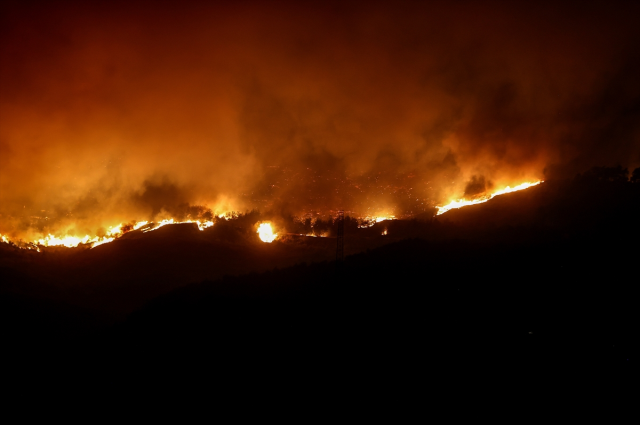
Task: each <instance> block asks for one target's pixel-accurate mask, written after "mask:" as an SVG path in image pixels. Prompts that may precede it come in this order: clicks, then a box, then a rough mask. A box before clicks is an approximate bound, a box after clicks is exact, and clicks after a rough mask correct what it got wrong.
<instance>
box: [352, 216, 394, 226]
mask: <svg viewBox="0 0 640 425" xmlns="http://www.w3.org/2000/svg"><path fill="white" fill-rule="evenodd" d="M395 219H396V216H395V215H390V216H383V217H369V216H367V217H364V218H362V219H360V220H359V221H360V224H358V227H359V228H361V229H362V228H365V227H371V226H373V225H374V224H376V223H380V222H381V221H386V220H395Z"/></svg>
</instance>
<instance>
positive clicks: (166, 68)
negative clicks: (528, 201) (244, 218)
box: [0, 1, 640, 236]
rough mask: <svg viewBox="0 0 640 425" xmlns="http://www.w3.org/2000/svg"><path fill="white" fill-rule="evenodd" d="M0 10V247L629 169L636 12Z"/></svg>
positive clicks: (344, 6) (635, 147) (230, 6)
mask: <svg viewBox="0 0 640 425" xmlns="http://www.w3.org/2000/svg"><path fill="white" fill-rule="evenodd" d="M1 7H2V9H1V22H0V49H1V50H0V57H1V62H0V124H1V125H0V214H1V217H2V220H1V223H0V233H8V234H11V235H14V236H25V235H28V234H29V232H30V230H29V227H30V226H35V227H37V226H40V228H41V229H42V224H41V221H37V220H36V219H33V218H30V219H27V218H26V217H35V216H44V215H46V216H48V217H50V220H49V221H48V222H47V226H49V227H47V229H49V230H56V229H57V230H59V231H65V230H68V229H69V228H72V229H74V231H77V232H82V233H84V232H91V233H95V232H96V228H97V227H99V226H106V225H112V224H117V223H118V222H121V221H123V220H124V221H127V220H131V219H138V220H143V219H149V218H154V217H157V216H158V213H159V211H163V210H170V209H171V206H172V205H177V204H180V203H190V204H194V205H195V204H197V205H206V206H209V207H211V208H214V209H217V210H219V211H224V210H229V209H236V210H242V209H245V208H252V207H261V208H263V207H265V205H267V206H268V207H269V208H274V209H279V210H282V211H288V212H293V213H301V212H303V211H305V209H308V208H318V209H320V208H326V209H334V208H338V207H345V208H347V209H348V208H354V209H357V208H360V209H361V210H365V209H366V208H367V205H369V204H370V205H374V204H375V205H382V204H385V203H387V204H388V205H386V206H387V207H388V208H390V209H392V210H393V209H394V208H397V205H394V203H397V202H400V201H398V199H397V198H394V197H393V196H392V195H391V194H390V193H392V192H393V187H392V186H394V184H395V190H396V191H398V190H400V189H398V187H400V186H401V190H400V191H404V192H403V193H405V192H406V191H407V190H411V191H412V192H410V193H411V194H412V195H411V196H414V195H415V198H416V199H419V200H421V201H423V202H424V203H425V204H434V203H439V202H443V201H447V200H448V199H449V198H450V197H453V196H460V195H462V193H463V192H464V188H465V185H466V184H467V183H468V182H469V181H472V179H473V177H474V176H476V180H473V181H478V180H479V179H486V181H490V182H492V184H494V185H495V186H504V185H507V184H510V185H513V184H518V183H521V182H523V181H527V180H537V179H541V178H545V175H544V173H545V171H544V170H545V169H547V174H549V173H555V174H556V175H567V176H570V175H573V174H575V173H577V172H580V171H583V170H584V169H586V168H588V167H590V166H593V165H616V164H621V165H622V166H625V167H630V168H635V167H638V166H640V79H639V78H638V75H640V29H638V28H639V27H638V23H637V17H638V16H640V3H638V2H612V1H606V2H604V1H603V2H564V3H560V2H475V1H474V2H465V1H453V2H452V1H448V2H416V3H412V2H398V1H393V2H391V1H389V2H372V1H367V2H317V3H315V4H312V3H311V2H266V1H265V2H248V1H244V2H238V1H233V2H218V3H214V2H201V3H198V2H114V1H109V2H55V1H50V2H42V3H39V2H28V1H16V2H3V5H2V6H1ZM274 170H277V172H276V171H274ZM318 176H319V177H318ZM376 176H377V177H378V179H379V180H378V181H377V182H376V183H374V184H370V185H360V184H358V182H371V181H372V178H373V179H374V181H375V177H376ZM398 176H402V178H400V177H398ZM407 176H411V178H410V180H407V179H408V178H409V177H407ZM347 178H348V179H349V180H348V181H350V182H351V184H353V185H356V184H358V185H359V186H361V187H359V188H358V191H356V192H357V193H356V195H350V197H349V198H348V199H345V198H344V196H343V193H341V190H342V189H341V188H340V187H339V184H338V182H339V181H345V180H346V179H347ZM314 179H315V180H316V181H315V182H313V180H314ZM394 182H395V183H394ZM376 184H377V185H378V186H376ZM406 186H411V188H410V189H409V188H407V187H406ZM382 187H386V189H384V190H383V189H381V188H382ZM389 187H391V189H390V188H389ZM385 190H386V191H387V194H385V193H384V192H385ZM252 194H253V195H252ZM263 198H265V199H267V201H266V202H267V203H266V204H265V203H264V202H265V201H264V199H263ZM261 202H263V203H261ZM344 204H346V205H344ZM34 220H36V222H37V223H40V224H38V225H37V226H36V225H34Z"/></svg>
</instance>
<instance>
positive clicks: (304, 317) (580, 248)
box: [0, 169, 640, 393]
mask: <svg viewBox="0 0 640 425" xmlns="http://www.w3.org/2000/svg"><path fill="white" fill-rule="evenodd" d="M612 171H616V170H615V169H614V170H611V169H605V170H604V171H603V170H602V169H595V170H592V171H590V172H588V173H584V174H582V175H581V176H578V177H576V178H575V179H572V180H564V181H562V180H556V181H553V180H552V181H548V182H546V183H544V184H541V185H539V186H537V187H534V188H532V189H530V190H527V191H523V192H518V193H513V194H509V195H504V196H501V197H497V198H494V199H493V200H491V201H489V202H487V203H485V204H481V205H477V206H472V207H467V208H464V209H461V210H457V211H451V212H448V213H446V214H444V215H442V216H438V217H436V218H432V219H428V220H424V219H421V220H417V219H416V220H397V221H389V222H381V223H377V224H376V225H374V226H373V227H371V228H367V229H357V232H356V231H354V230H353V229H352V230H351V231H347V223H346V220H345V235H346V237H345V248H347V247H348V245H349V244H352V247H353V246H354V245H356V246H357V245H358V244H360V246H361V247H363V249H361V252H359V253H356V254H353V253H352V254H351V255H348V256H346V258H345V261H344V264H343V266H342V267H340V268H336V267H335V264H334V262H333V261H331V260H332V258H331V257H333V256H334V254H335V239H331V238H325V239H323V238H304V239H301V238H298V239H296V237H293V236H291V237H290V238H289V239H287V240H286V241H284V242H279V243H273V244H270V245H269V244H262V243H260V242H257V241H256V242H255V243H246V242H242V240H243V239H242V238H240V239H233V241H234V242H231V241H229V239H228V238H227V236H226V235H230V234H231V232H232V230H231V229H225V228H224V227H223V226H219V227H218V228H217V229H216V227H214V229H216V232H218V233H212V232H207V231H204V232H200V231H198V230H197V228H195V227H194V226H190V225H180V226H166V227H165V228H161V229H158V230H157V231H154V232H151V233H149V234H141V233H139V232H138V233H136V232H131V233H130V234H127V235H125V237H123V238H122V240H120V241H117V242H116V243H113V244H107V245H103V246H101V247H98V248H96V249H95V250H91V251H86V250H85V251H79V252H75V253H71V252H70V253H68V254H66V255H68V256H69V257H70V258H73V259H74V261H78V259H79V260H81V261H79V263H78V266H77V267H76V268H74V269H72V273H77V274H81V275H82V274H84V273H90V272H91V270H94V269H96V268H98V269H99V270H101V273H103V277H102V279H104V280H103V281H102V282H101V283H100V284H99V285H95V286H91V285H90V283H91V282H84V285H86V286H81V285H80V283H79V282H80V281H77V282H78V283H75V284H74V285H73V286H71V287H65V286H64V285H63V284H62V283H61V282H60V281H55V284H53V285H52V286H47V285H46V284H45V283H44V282H45V281H40V280H34V276H42V275H38V274H37V273H33V272H32V274H29V273H26V272H24V271H21V270H20V269H19V267H18V268H16V267H11V264H14V265H16V264H18V265H20V264H21V262H25V261H27V262H30V264H32V265H33V266H34V267H45V271H46V270H59V269H56V268H55V265H53V264H49V263H40V260H39V259H38V258H39V257H37V255H38V254H36V253H31V252H24V251H16V250H15V249H13V250H12V249H11V247H7V246H4V247H2V249H3V261H4V264H5V266H4V268H3V269H1V270H0V273H2V276H3V287H2V288H3V294H4V295H3V298H2V300H3V306H4V308H3V315H4V322H3V323H5V324H7V325H6V326H10V328H11V332H10V333H8V334H7V335H9V337H10V338H12V339H14V340H16V341H19V343H17V344H14V345H12V347H14V352H15V353H23V354H24V352H25V350H26V352H27V353H30V354H33V353H35V352H39V351H38V350H41V349H43V347H48V348H47V349H50V348H51V347H56V350H58V352H59V353H69V351H74V350H80V351H81V352H87V353H94V354H92V355H89V356H87V357H85V358H83V359H77V357H74V358H75V359H76V360H74V361H78V362H79V364H81V365H83V366H82V367H83V368H86V370H90V371H91V372H90V373H88V374H86V375H83V376H85V378H83V379H98V380H99V379H106V377H110V378H113V379H116V378H117V379H119V380H127V379H133V378H131V377H132V376H133V375H132V373H134V374H135V376H136V377H137V378H135V379H140V380H142V381H141V382H144V383H146V384H149V383H154V382H155V383H158V382H169V381H173V380H174V379H187V380H189V379H191V378H189V376H192V377H193V376H199V375H200V374H203V373H214V374H215V376H217V378H216V379H230V380H232V381H237V380H243V379H249V380H251V379H254V378H256V377H257V376H259V377H262V378H261V379H265V380H266V381H265V382H269V381H270V380H273V379H290V378H291V379H294V378H295V379H299V380H302V381H306V382H315V380H324V379H332V378H331V377H333V378H334V379H337V378H336V377H337V376H338V375H340V376H342V377H344V376H347V375H348V376H349V377H350V379H353V380H354V382H357V386H358V388H360V390H362V391H367V392H372V393H375V392H376V391H382V389H381V388H382V387H384V386H387V385H392V386H393V385H400V386H403V385H406V384H407V382H408V381H407V380H409V381H411V380H418V381H421V380H428V379H435V375H440V374H445V375H446V376H447V377H448V379H461V376H462V375H464V374H466V373H471V371H474V370H475V371H478V370H492V371H494V372H495V373H497V371H502V373H516V372H515V371H518V372H517V373H519V374H521V373H525V374H526V376H528V377H529V378H527V379H533V377H535V376H536V375H537V374H538V373H545V371H547V372H548V371H550V370H557V369H558V368H574V369H576V370H578V369H580V370H583V369H584V368H589V370H590V371H591V373H596V371H597V370H600V369H601V368H605V369H607V370H608V371H609V372H608V373H613V374H619V373H622V374H624V373H626V372H625V371H626V370H627V368H628V367H629V364H630V363H629V361H631V362H635V361H637V352H636V351H635V348H634V347H635V345H634V341H635V340H637V338H638V336H639V335H638V333H637V330H636V326H635V323H637V319H638V318H637V313H636V310H637V308H636V304H637V302H636V301H637V298H636V297H635V293H636V292H637V285H638V258H639V257H640V244H638V240H640V239H639V238H640V220H639V219H638V217H640V185H638V184H636V183H632V182H631V181H628V180H627V181H622V179H620V178H619V176H620V175H621V172H620V170H617V171H616V172H615V173H613V172H612ZM622 174H624V173H622ZM612 175H613V177H611V176H612ZM594 176H596V177H594ZM597 176H604V177H602V178H600V177H597ZM616 176H618V177H616ZM228 223H231V222H226V223H225V225H226V224H228ZM382 229H387V230H388V233H389V235H394V236H393V239H385V238H386V237H383V236H380V231H381V230H382ZM236 231H237V232H238V233H242V232H245V233H246V235H247V237H249V236H253V235H251V234H249V233H248V232H246V231H245V230H243V229H242V228H239V229H236ZM358 232H362V233H358ZM358 238H360V239H361V240H360V241H359V240H358ZM370 238H373V239H372V240H386V241H390V243H387V244H386V245H384V246H379V247H377V248H372V249H367V248H366V244H365V242H363V241H367V240H370ZM212 241H214V242H212ZM307 242H308V244H307ZM372 246H375V244H373V245H372ZM185 252H186V253H188V255H189V261H185V256H184V253H185ZM198 252H201V254H200V255H198V254H197V253H198ZM213 253H215V255H212V254H213ZM296 253H297V254H296ZM300 253H306V254H309V257H307V258H311V261H309V260H306V259H305V260H304V262H302V261H298V262H297V264H295V265H293V266H287V267H280V268H277V267H276V268H273V267H269V265H271V266H277V262H276V261H280V259H281V257H286V258H288V259H289V260H288V261H294V262H295V261H296V258H304V256H302V254H300ZM306 254H305V255H306ZM46 255H50V254H47V253H45V256H46ZM51 255H53V254H51ZM296 255H298V257H296ZM328 257H329V258H328ZM57 258H63V257H57ZM172 258H174V259H175V262H173V263H172V260H171V259H172ZM333 258H334V257H333ZM314 260H317V261H314ZM61 261H64V260H61ZM247 262H249V263H247ZM6 264H9V266H7V265H6ZM194 264H218V265H219V266H216V267H219V268H220V269H221V270H228V271H230V272H227V273H226V275H225V276H218V277H215V278H212V279H204V280H200V283H193V282H194V281H195V279H196V278H197V274H193V275H189V273H190V271H189V270H186V269H185V267H188V266H192V265H194ZM255 264H263V267H264V268H263V270H265V269H267V270H268V269H271V270H270V271H262V270H259V269H257V268H256V269H254V271H253V272H251V273H248V274H243V273H242V271H250V270H251V269H250V268H249V267H255ZM149 267H156V268H157V269H158V271H157V273H156V274H150V275H146V276H144V275H140V280H139V281H136V280H135V279H136V273H139V272H140V271H143V270H145V269H146V268H149ZM234 267H236V268H234ZM132 271H133V272H132ZM41 272H42V271H41ZM42 273H44V272H42ZM69 273H71V272H69ZM118 273H124V277H123V280H122V281H119V279H118V278H117V276H118ZM163 274H164V275H165V276H164V278H162V277H159V276H162V275H163ZM67 276H71V275H67ZM156 277H159V278H158V280H157V285H154V282H156V281H155V280H154V279H156ZM172 280H176V282H175V283H171V281H172ZM109 291H112V292H109ZM69 293H71V294H72V295H73V296H70V295H69ZM150 295H152V296H153V297H155V298H154V299H153V300H151V301H149V302H147V304H146V305H145V306H144V307H142V308H137V311H135V312H134V313H132V314H130V315H129V316H128V318H127V319H126V320H125V321H121V322H120V323H118V324H116V325H110V324H109V321H108V320H106V321H105V320H104V319H100V317H101V316H100V314H96V312H98V311H105V310H101V309H100V308H99V306H96V304H95V303H97V302H104V303H105V304H109V305H110V306H118V305H122V306H125V307H123V310H129V311H130V310H131V309H132V307H131V306H133V305H141V304H142V303H143V302H145V301H148V300H150V298H151V296H150ZM119 297H125V299H119ZM67 299H69V300H73V301H76V303H75V304H73V303H72V304H68V303H66V301H65V302H63V301H62V300H67ZM118 303H120V304H118ZM81 306H84V307H82V308H81ZM109 308H113V307H109ZM106 310H107V311H108V310H109V309H106ZM9 324H10V325H9ZM25 335H29V336H34V338H28V337H25ZM34 347H37V349H36V348H34ZM95 353H99V354H95ZM27 357H28V356H27ZM63 357H64V356H63ZM107 359H108V360H107ZM95 362H103V363H104V365H103V367H100V368H98V369H96V368H94V367H93V366H95ZM105 362H106V363H105ZM525 366H526V367H525ZM599 368H600V369H599ZM83 370H85V369H83ZM523 370H526V372H523ZM603 370H604V369H603ZM134 371H135V372H134ZM445 372H446V373H445ZM518 376H525V375H518ZM114 377H115V378H114ZM185 377H186V378H185ZM456 377H457V378H456ZM194 379H195V378H194ZM354 385H356V384H354ZM398 391H401V390H398Z"/></svg>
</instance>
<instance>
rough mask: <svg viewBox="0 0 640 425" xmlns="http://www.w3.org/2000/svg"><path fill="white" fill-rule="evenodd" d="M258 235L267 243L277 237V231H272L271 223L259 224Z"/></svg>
mask: <svg viewBox="0 0 640 425" xmlns="http://www.w3.org/2000/svg"><path fill="white" fill-rule="evenodd" d="M258 235H259V236H260V239H261V240H262V242H268V243H271V242H273V241H274V240H275V239H276V238H277V237H278V234H277V233H273V230H272V229H271V223H262V224H260V226H259V227H258Z"/></svg>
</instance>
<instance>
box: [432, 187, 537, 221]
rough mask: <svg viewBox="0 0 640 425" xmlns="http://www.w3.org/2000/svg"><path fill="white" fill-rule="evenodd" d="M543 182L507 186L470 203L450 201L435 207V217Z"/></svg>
mask: <svg viewBox="0 0 640 425" xmlns="http://www.w3.org/2000/svg"><path fill="white" fill-rule="evenodd" d="M542 182H543V181H542V180H540V181H537V182H533V183H522V184H519V185H518V186H515V187H510V186H507V187H505V188H504V189H502V190H498V191H497V192H494V193H492V194H491V195H488V196H485V197H482V198H479V199H474V200H472V201H467V200H466V199H458V200H457V201H451V202H450V203H448V204H447V205H445V206H443V207H436V208H437V209H438V212H437V213H436V215H440V214H444V213H446V212H447V211H449V210H453V209H458V208H462V207H466V206H468V205H476V204H482V203H483V202H487V201H489V200H491V199H493V198H494V197H496V196H499V195H504V194H506V193H511V192H517V191H519V190H523V189H528V188H530V187H531V186H536V185H538V184H540V183H542Z"/></svg>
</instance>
